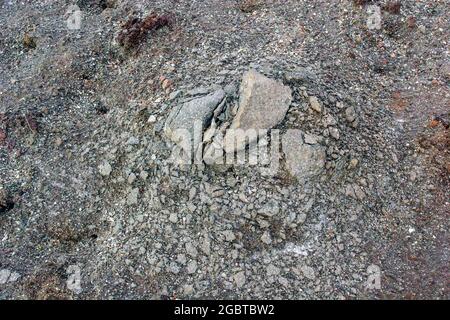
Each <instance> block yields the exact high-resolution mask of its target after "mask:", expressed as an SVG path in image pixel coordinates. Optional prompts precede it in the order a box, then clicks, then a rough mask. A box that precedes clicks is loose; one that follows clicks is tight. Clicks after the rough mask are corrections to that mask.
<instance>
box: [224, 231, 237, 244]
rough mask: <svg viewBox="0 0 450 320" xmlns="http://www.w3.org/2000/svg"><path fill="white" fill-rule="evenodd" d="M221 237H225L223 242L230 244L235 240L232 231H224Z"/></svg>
mask: <svg viewBox="0 0 450 320" xmlns="http://www.w3.org/2000/svg"><path fill="white" fill-rule="evenodd" d="M223 235H224V236H225V241H228V242H231V241H233V240H235V239H236V236H235V235H234V233H233V231H231V230H226V231H224V232H223Z"/></svg>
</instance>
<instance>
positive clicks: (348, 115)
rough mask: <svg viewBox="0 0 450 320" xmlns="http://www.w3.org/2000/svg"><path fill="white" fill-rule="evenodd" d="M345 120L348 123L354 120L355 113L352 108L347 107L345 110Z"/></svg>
mask: <svg viewBox="0 0 450 320" xmlns="http://www.w3.org/2000/svg"><path fill="white" fill-rule="evenodd" d="M345 119H347V121H348V122H350V123H351V122H353V121H355V120H356V111H355V108H353V107H348V108H347V109H345Z"/></svg>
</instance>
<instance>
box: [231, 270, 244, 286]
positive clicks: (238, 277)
mask: <svg viewBox="0 0 450 320" xmlns="http://www.w3.org/2000/svg"><path fill="white" fill-rule="evenodd" d="M233 279H234V283H235V284H236V286H237V287H238V288H241V287H242V286H243V285H244V284H245V280H246V279H245V272H244V271H239V272H238V273H236V274H235V275H234V276H233Z"/></svg>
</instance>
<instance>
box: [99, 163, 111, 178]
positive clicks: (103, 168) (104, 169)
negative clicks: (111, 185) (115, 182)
mask: <svg viewBox="0 0 450 320" xmlns="http://www.w3.org/2000/svg"><path fill="white" fill-rule="evenodd" d="M98 170H99V172H100V174H101V175H102V176H104V177H107V176H109V175H110V174H111V171H112V168H111V165H110V164H109V162H108V161H104V162H103V163H102V164H100V165H99V166H98Z"/></svg>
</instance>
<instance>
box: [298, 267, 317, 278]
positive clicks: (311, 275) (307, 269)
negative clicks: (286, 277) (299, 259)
mask: <svg viewBox="0 0 450 320" xmlns="http://www.w3.org/2000/svg"><path fill="white" fill-rule="evenodd" d="M301 270H302V273H303V275H304V276H305V277H306V278H308V279H310V280H314V278H315V274H314V269H313V268H311V267H309V266H302V268H301Z"/></svg>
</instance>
